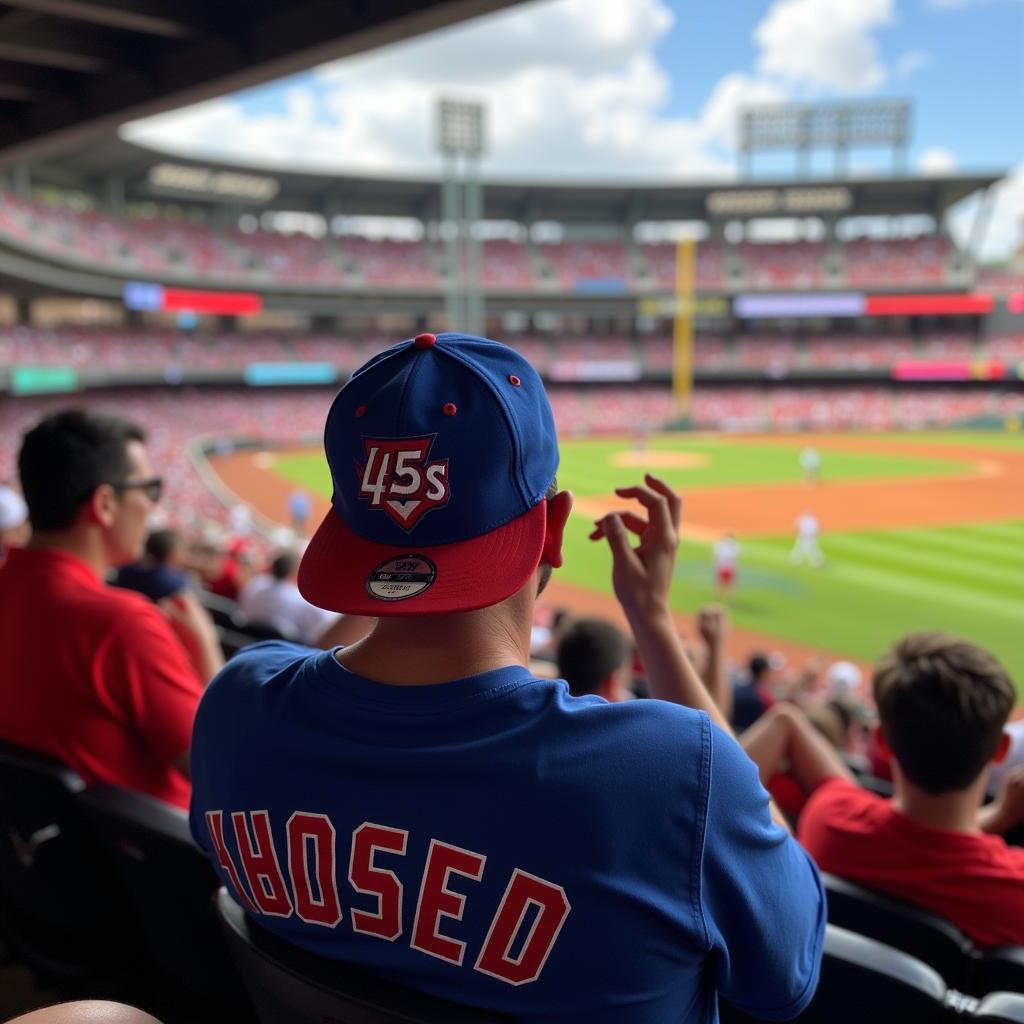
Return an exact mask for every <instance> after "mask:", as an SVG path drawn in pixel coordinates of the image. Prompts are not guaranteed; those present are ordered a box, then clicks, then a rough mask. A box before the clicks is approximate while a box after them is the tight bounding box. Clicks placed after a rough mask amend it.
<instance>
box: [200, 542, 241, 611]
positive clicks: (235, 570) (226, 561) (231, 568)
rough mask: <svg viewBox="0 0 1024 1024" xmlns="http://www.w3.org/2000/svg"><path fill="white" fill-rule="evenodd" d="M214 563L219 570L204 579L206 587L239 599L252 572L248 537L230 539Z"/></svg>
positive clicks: (213, 592) (231, 599)
mask: <svg viewBox="0 0 1024 1024" xmlns="http://www.w3.org/2000/svg"><path fill="white" fill-rule="evenodd" d="M213 564H214V565H215V566H216V569H217V571H215V572H214V573H213V574H212V575H211V576H210V577H208V578H207V579H206V580H204V583H205V586H206V589H207V590H209V591H210V593H211V594H217V595H218V596H220V597H226V598H228V600H230V601H237V600H238V599H239V596H240V595H241V593H242V588H243V587H244V586H245V585H246V583H248V582H249V577H250V575H251V573H252V562H251V560H250V558H249V540H248V538H246V537H235V538H234V539H232V540H229V541H228V542H227V546H226V548H224V549H223V550H222V552H221V553H220V557H219V558H217V559H215V561H214V563H213Z"/></svg>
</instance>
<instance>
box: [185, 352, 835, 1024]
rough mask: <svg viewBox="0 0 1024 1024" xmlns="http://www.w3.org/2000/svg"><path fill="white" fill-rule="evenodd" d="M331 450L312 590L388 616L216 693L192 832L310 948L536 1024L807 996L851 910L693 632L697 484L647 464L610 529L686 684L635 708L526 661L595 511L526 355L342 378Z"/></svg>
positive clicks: (647, 658)
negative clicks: (580, 528) (763, 773)
mask: <svg viewBox="0 0 1024 1024" xmlns="http://www.w3.org/2000/svg"><path fill="white" fill-rule="evenodd" d="M325 447H326V451H327V459H328V463H329V465H330V468H331V473H332V478H333V482H334V495H333V499H332V505H333V507H332V509H331V510H330V512H329V513H328V514H327V516H326V517H325V519H324V521H323V523H322V524H321V526H320V527H319V529H318V531H317V533H316V534H315V535H314V537H313V539H312V541H311V542H310V545H309V547H308V549H307V551H306V553H305V555H304V557H303V562H302V567H301V570H300V575H299V586H300V588H301V590H302V592H303V594H304V596H305V597H306V598H307V599H308V600H310V601H312V602H313V603H314V604H317V605H319V606H321V607H324V608H328V609H330V610H332V611H338V612H345V613H349V614H357V615H368V616H375V617H377V618H378V623H377V625H376V627H375V628H374V630H373V631H372V632H371V633H370V635H369V636H368V637H366V638H365V639H364V640H362V641H360V642H359V643H356V644H353V645H352V646H350V647H347V648H345V649H336V650H334V651H324V652H314V651H311V650H309V649H308V648H303V647H299V646H296V645H292V644H284V643H270V644H262V645H257V646H256V647H252V648H249V649H247V650H246V651H244V652H242V653H241V654H240V655H238V656H237V657H236V658H235V659H233V660H232V661H231V662H230V663H229V664H228V666H227V667H226V668H225V669H224V671H223V672H222V673H221V674H220V676H219V677H218V678H217V679H216V680H215V681H214V682H213V684H212V685H211V686H210V687H209V689H208V690H207V692H206V695H205V696H204V699H203V702H202V705H201V707H200V710H199V713H198V715H197V719H196V728H195V735H194V738H193V744H192V775H193V802H192V814H191V821H192V829H193V833H194V835H195V837H196V840H197V841H198V842H199V843H200V845H202V846H203V847H204V849H206V850H207V851H208V852H209V854H210V856H211V858H212V859H213V861H214V863H215V865H216V867H217V869H218V872H219V873H220V875H221V877H222V878H223V880H224V882H225V884H226V885H227V886H228V888H229V890H230V891H231V892H232V894H233V895H234V896H235V898H236V899H237V900H238V901H239V902H240V903H241V904H242V905H243V906H245V907H246V909H247V910H248V911H249V912H250V913H251V914H252V915H253V917H254V918H255V920H256V921H258V922H259V924H261V925H262V926H263V927H265V928H267V929H268V930H270V931H273V932H275V933H277V934H278V935H280V936H282V937H283V938H285V939H287V940H289V941H291V942H294V943H295V944H296V945H299V946H302V947H304V948H306V949H308V950H310V951H312V952H315V953H318V954H321V955H324V956H328V957H334V958H336V959H338V960H342V961H346V962H349V963H353V964H358V965H361V966H363V967H365V968H367V969H369V970H371V971H373V972H375V973H377V974H379V975H381V976H383V977H386V978H393V979H394V980H396V981H398V982H401V983H403V984H405V985H408V986H410V987H413V988H416V989H419V990H421V991H424V992H428V993H431V994H434V995H438V996H442V997H445V998H448V999H452V1000H455V1001H457V1002H462V1003H467V1004H471V1005H476V1006H479V1007H483V1008H488V1009H491V1010H494V1011H496V1012H501V1013H505V1014H509V1015H511V1016H512V1017H513V1018H514V1019H516V1020H519V1021H524V1022H537V1024H540V1022H548V1024H556V1022H557V1024H576V1022H578V1024H583V1022H587V1024H601V1022H607V1024H612V1022H615V1024H623V1022H625V1024H633V1022H635V1024H655V1022H657V1024H663V1022H668V1021H672V1022H683V1021H701V1022H704V1021H709V1020H713V1019H714V1017H715V1006H716V1002H715V993H716V991H717V992H720V993H721V994H722V995H724V996H725V997H727V998H728V999H729V1000H730V1001H731V1002H733V1003H734V1004H735V1005H737V1006H738V1007H740V1008H742V1009H744V1010H746V1011H747V1012H749V1013H752V1014H755V1015H757V1016H761V1017H764V1018H769V1019H786V1018H788V1017H791V1016H794V1015H795V1014H796V1013H798V1012H799V1011H800V1010H801V1009H803V1008H804V1007H805V1006H806V1005H807V1003H808V1002H809V1001H810V999H811V997H812V996H813V993H814V989H815V986H816V984H817V977H818V966H819V962H820V958H821V946H822V939H823V933H824V921H825V904H824V899H823V896H822V892H821V887H820V884H819V881H818V877H817V873H816V871H815V868H814V866H813V864H812V863H811V861H810V860H809V858H808V857H807V855H806V854H805V853H804V852H803V850H802V849H801V848H800V847H799V846H798V845H797V844H796V842H795V841H794V840H793V839H792V837H791V836H790V835H789V833H788V831H787V829H786V828H785V827H784V825H783V824H781V819H780V817H779V816H778V814H777V813H776V812H775V811H774V808H773V807H772V806H771V804H770V801H769V798H768V795H767V794H766V793H765V791H764V790H763V789H762V787H761V786H760V784H759V782H758V777H757V770H756V768H755V767H754V765H753V763H752V762H751V761H750V760H749V759H748V758H747V757H746V755H744V753H743V752H742V750H741V749H740V748H739V746H738V745H737V744H736V743H735V741H734V740H733V738H732V737H731V734H730V733H729V731H728V726H727V725H726V724H725V722H724V721H723V720H722V718H721V716H720V715H719V714H718V711H717V709H716V708H715V706H714V704H713V702H712V701H711V700H710V698H709V696H708V694H707V691H706V690H705V689H704V687H703V684H702V683H701V682H700V679H699V677H698V676H697V674H696V673H695V672H694V670H693V668H692V667H691V666H690V664H689V663H688V661H687V660H686V657H685V655H684V653H683V651H682V649H681V647H680V644H679V640H678V636H677V633H676V630H675V627H674V623H673V621H672V617H671V613H670V611H669V600H668V595H669V587H670V584H671V581H672V571H673V566H674V562H675V551H676V546H677V544H678V524H679V516H680V501H679V498H678V496H677V495H675V494H674V493H673V492H672V491H671V490H670V489H669V488H668V487H667V486H666V485H665V484H663V483H662V482H661V481H659V480H657V479H655V478H653V477H647V478H646V480H645V483H644V484H643V485H640V486H636V487H631V488H626V489H623V490H621V491H619V492H618V494H619V496H620V497H622V498H623V499H624V500H630V499H633V500H636V501H638V502H639V503H640V505H641V506H642V513H637V512H634V511H623V512H619V513H612V514H610V515H608V516H605V517H604V518H603V519H602V520H600V521H599V522H598V523H597V524H595V529H594V531H593V533H592V534H591V537H592V538H593V539H594V540H601V539H602V538H604V539H606V540H607V543H608V545H609V547H610V549H611V553H612V559H613V581H614V585H615V592H616V595H617V597H618V599H619V601H620V602H621V604H622V606H623V608H624V610H625V612H626V615H627V617H628V618H629V621H630V625H631V626H632V628H633V632H634V636H635V638H636V640H637V643H638V645H639V648H640V652H641V655H642V657H643V660H644V665H645V669H646V670H647V673H648V679H649V682H650V686H651V690H652V693H653V694H654V696H655V697H658V698H661V699H659V700H650V701H630V702H626V703H620V704H610V703H607V702H606V701H604V700H602V699H601V698H599V697H596V696H588V697H571V696H570V695H569V693H568V690H567V687H566V684H565V683H564V682H562V681H560V680H555V681H552V680H541V679H536V678H534V677H533V676H531V674H530V672H529V671H528V669H527V668H526V667H525V666H526V665H527V664H528V658H529V647H530V627H531V624H532V620H533V608H534V602H535V600H536V597H537V594H538V593H539V591H540V590H541V589H543V587H544V585H545V583H546V582H547V579H548V577H549V576H550V573H551V570H552V569H553V568H557V567H559V566H560V565H561V563H562V535H563V531H564V528H565V525H566V522H567V520H568V517H569V512H570V509H571V504H572V500H571V496H570V495H569V494H568V493H567V492H565V491H558V490H557V488H556V487H555V485H554V479H555V471H556V469H557V463H558V451H557V442H556V438H555V428H554V423H553V420H552V417H551V410H550V406H549V404H548V401H547V397H546V396H545V394H544V389H543V386H542V384H541V381H540V379H539V377H538V376H537V374H536V373H535V371H534V370H533V369H532V368H531V367H530V366H529V364H528V363H526V362H525V361H524V360H523V359H522V358H521V357H520V356H519V355H518V354H517V353H515V352H514V351H512V350H511V349H509V348H506V347H505V346H503V345H499V344H498V343H496V342H492V341H487V340H484V339H481V338H473V337H468V336H463V335H454V334H447V335H438V336H436V337H435V336H434V335H432V334H421V335H419V336H418V337H417V338H415V339H414V340H412V341H407V342H403V343H401V344H399V345H396V346H394V347H393V348H391V349H389V350H387V351H386V352H384V353H381V354H380V355H378V356H377V357H375V358H374V359H372V360H371V361H370V362H369V363H368V364H366V366H364V367H363V368H362V369H361V370H359V371H358V372H357V373H356V374H355V375H354V376H353V378H352V379H351V381H350V382H349V383H348V384H347V385H346V386H345V388H344V389H343V390H342V391H341V392H340V393H339V395H338V397H337V398H336V399H335V402H334V404H333V406H332V408H331V411H330V414H329V416H328V419H327V426H326V430H325ZM631 533H632V534H634V535H636V536H637V537H638V538H639V543H638V544H637V546H636V547H634V546H633V545H632V543H631V541H630V534H631Z"/></svg>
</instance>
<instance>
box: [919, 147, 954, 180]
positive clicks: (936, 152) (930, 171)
mask: <svg viewBox="0 0 1024 1024" xmlns="http://www.w3.org/2000/svg"><path fill="white" fill-rule="evenodd" d="M956 168H957V159H956V154H955V153H954V152H953V151H952V150H949V149H946V148H945V147H944V146H929V147H928V149H926V150H924V151H923V152H922V153H921V155H920V156H919V157H918V158H917V171H918V173H919V174H926V175H933V176H935V177H941V176H942V175H944V174H952V173H953V172H954V171H955V170H956Z"/></svg>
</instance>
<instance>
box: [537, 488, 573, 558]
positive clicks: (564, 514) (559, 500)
mask: <svg viewBox="0 0 1024 1024" xmlns="http://www.w3.org/2000/svg"><path fill="white" fill-rule="evenodd" d="M547 506H548V523H547V533H546V535H545V537H544V551H543V553H542V554H541V556H540V557H541V560H542V561H544V562H547V563H548V565H550V566H551V568H552V569H561V567H562V562H563V561H564V559H563V558H562V538H563V537H564V536H565V524H566V523H567V522H568V520H569V513H570V512H571V511H572V494H570V493H569V491H559V492H558V493H557V494H556V495H555V496H554V497H553V498H548V500H547Z"/></svg>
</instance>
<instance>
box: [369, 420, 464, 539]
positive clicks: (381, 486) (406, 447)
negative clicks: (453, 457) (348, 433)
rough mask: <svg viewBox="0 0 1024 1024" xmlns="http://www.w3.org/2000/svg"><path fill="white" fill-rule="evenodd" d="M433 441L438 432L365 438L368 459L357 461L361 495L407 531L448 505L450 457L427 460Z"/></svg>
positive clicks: (371, 506)
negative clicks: (422, 434) (421, 435)
mask: <svg viewBox="0 0 1024 1024" xmlns="http://www.w3.org/2000/svg"><path fill="white" fill-rule="evenodd" d="M433 443H434V435H430V436H428V437H403V438H397V439H384V438H368V437H364V438H363V448H364V451H365V452H366V461H365V462H364V463H363V464H362V465H359V464H358V463H357V464H356V471H357V472H358V474H359V497H360V498H363V499H364V500H366V501H368V502H369V507H370V508H372V509H380V510H381V511H382V512H386V513H387V514H388V515H389V516H390V517H391V518H392V519H393V520H394V521H395V522H396V523H397V524H398V525H399V526H401V527H402V529H403V530H405V531H406V532H410V531H411V530H412V528H413V527H414V526H415V525H416V524H417V523H418V522H419V521H420V519H422V518H423V516H425V515H426V514H427V513H428V512H429V511H431V509H435V508H441V507H443V506H444V505H447V504H448V497H449V487H448V460H447V459H441V460H438V461H437V462H427V461H426V459H427V453H428V452H429V451H430V446H431V445H432V444H433Z"/></svg>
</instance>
